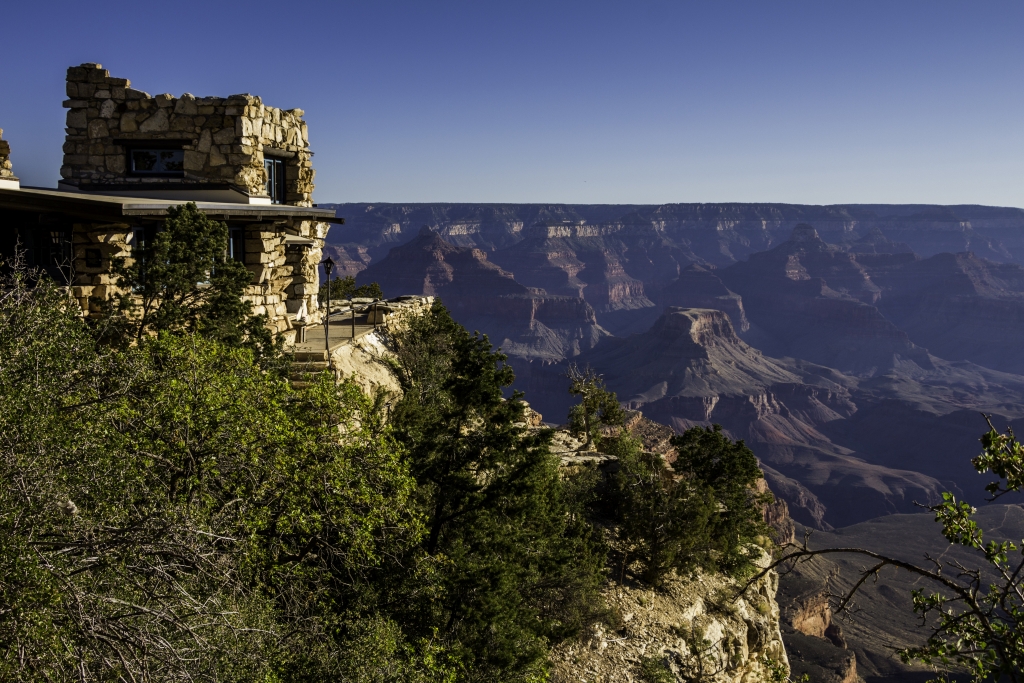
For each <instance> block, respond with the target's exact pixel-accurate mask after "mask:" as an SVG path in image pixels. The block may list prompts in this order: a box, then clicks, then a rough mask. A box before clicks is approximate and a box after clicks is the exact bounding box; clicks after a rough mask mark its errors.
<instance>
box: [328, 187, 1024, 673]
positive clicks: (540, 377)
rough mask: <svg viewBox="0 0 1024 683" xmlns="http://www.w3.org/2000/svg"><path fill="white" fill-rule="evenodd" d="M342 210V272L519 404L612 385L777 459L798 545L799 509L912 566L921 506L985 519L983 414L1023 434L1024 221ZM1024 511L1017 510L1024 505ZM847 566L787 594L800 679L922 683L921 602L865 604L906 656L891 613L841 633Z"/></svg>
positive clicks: (857, 209) (429, 207) (650, 210)
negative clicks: (510, 381) (958, 502)
mask: <svg viewBox="0 0 1024 683" xmlns="http://www.w3.org/2000/svg"><path fill="white" fill-rule="evenodd" d="M321 206H324V205H321ZM334 208H336V210H337V212H338V215H339V216H343V217H345V219H346V226H345V227H344V228H342V229H338V230H335V231H332V233H331V236H330V238H329V241H328V244H327V245H325V249H324V251H325V253H328V254H331V255H332V256H333V257H334V258H335V260H336V261H337V262H338V263H339V270H340V271H341V273H342V274H345V275H354V276H355V277H356V280H357V282H358V283H360V284H363V283H369V282H378V283H379V284H380V285H381V287H382V288H383V290H384V292H385V293H386V294H387V295H388V296H395V295H400V294H422V295H431V296H438V297H440V299H441V300H442V302H443V303H444V304H445V305H446V306H447V307H448V308H449V310H451V312H452V315H453V316H454V317H455V319H456V320H458V321H459V322H461V323H462V324H463V325H464V326H466V327H467V328H468V329H470V330H477V331H479V332H480V333H483V334H486V335H488V337H489V339H490V340H491V342H492V343H494V344H495V345H496V346H499V347H500V348H501V349H502V350H503V351H504V352H505V353H506V354H507V355H508V363H509V364H510V365H511V366H512V367H513V369H514V370H515V373H516V384H515V388H516V389H518V390H521V391H523V392H524V393H525V396H526V399H527V400H528V401H529V402H530V404H531V405H532V406H533V407H534V408H535V409H536V410H537V411H538V412H539V413H541V414H543V416H544V419H546V420H547V421H548V424H551V425H557V424H559V423H561V422H564V420H565V416H566V414H567V412H568V409H569V407H570V406H571V405H572V403H573V401H572V397H571V396H570V395H569V394H568V392H567V388H568V380H567V379H566V372H567V370H568V368H569V366H570V364H576V365H577V366H580V367H585V366H589V367H590V368H592V369H593V370H594V371H595V372H597V373H598V374H600V375H602V376H603V378H604V380H605V382H606V383H607V386H608V387H609V388H610V389H611V390H613V391H615V392H616V393H617V395H618V398H619V400H620V401H621V402H622V403H623V404H624V406H625V407H627V408H628V409H630V410H631V411H633V412H632V413H631V414H632V415H635V416H637V417H636V418H635V419H637V420H640V419H642V420H644V421H645V422H646V423H649V424H650V425H659V424H660V425H665V428H667V429H670V430H673V431H675V432H681V431H684V430H685V429H687V428H688V427H691V426H694V425H708V424H720V425H722V426H723V428H724V429H725V430H726V432H727V433H728V435H729V436H730V437H732V438H734V439H743V440H744V441H745V442H746V443H747V445H749V446H750V448H751V449H752V450H753V451H754V453H755V454H756V455H757V456H758V458H759V460H760V462H761V466H762V469H763V471H764V472H765V476H766V480H767V484H768V486H769V487H770V489H771V491H772V492H773V493H774V494H775V496H776V497H777V498H778V499H779V501H780V503H779V505H782V506H783V507H782V508H780V509H781V511H782V512H781V514H775V513H773V514H775V516H777V517H779V519H780V520H781V521H782V523H783V526H785V525H787V524H788V525H790V528H791V526H792V523H793V522H790V521H789V517H788V516H787V513H786V511H787V510H788V515H791V517H792V520H793V521H795V522H796V524H797V529H798V532H802V531H803V530H810V531H814V532H815V533H816V534H817V537H816V538H817V539H818V543H819V547H820V544H821V543H822V542H827V541H828V540H835V541H836V542H838V541H839V540H840V539H844V538H846V537H847V536H852V537H855V538H856V539H860V540H862V541H863V542H864V543H865V544H868V545H870V544H874V545H873V546H872V547H874V548H875V549H877V550H880V551H888V552H892V551H894V549H896V548H897V546H899V544H900V542H901V541H900V539H901V538H903V537H904V536H905V535H906V534H912V535H914V537H915V538H924V536H922V534H926V532H925V530H924V524H925V518H928V519H930V516H928V515H921V514H913V513H917V512H919V511H920V507H919V506H920V505H928V504H933V503H936V502H938V501H939V500H940V499H941V494H942V492H943V491H952V492H954V493H955V494H956V495H957V496H958V497H959V498H962V499H964V500H967V501H969V502H971V503H972V504H974V505H977V506H979V507H983V510H984V509H986V508H984V506H985V504H986V499H987V494H986V492H985V491H984V486H985V485H986V484H988V483H989V479H988V478H986V477H984V476H981V475H979V474H978V473H976V472H975V471H974V469H973V467H972V466H971V463H970V458H971V457H973V456H974V455H976V454H977V453H978V451H979V444H978V438H979V436H980V435H981V434H982V433H983V432H984V431H985V430H986V429H987V426H986V424H985V421H984V418H983V416H984V415H987V416H990V417H991V419H992V421H993V423H994V424H995V425H996V426H997V427H998V428H1003V427H1007V426H1010V427H1014V428H1016V429H1018V430H1019V429H1024V358H1022V354H1021V353H1020V343H1019V341H1018V340H1020V339H1021V338H1022V333H1024V267H1022V265H1024V211H1021V210H1020V209H1013V208H999V207H981V206H923V205H922V206H884V205H847V206H798V205H783V204H686V205H664V206H611V205H515V204H505V205H484V204H409V205H397V204H384V205H378V204H373V205H371V204H347V205H337V206H335V207H334ZM641 415H642V418H641V417H639V416H641ZM660 438H661V440H662V441H664V440H665V439H664V437H660ZM670 456H671V454H668V455H667V457H670ZM1018 498H1019V497H1017V498H1014V497H1012V496H1008V497H1005V498H1003V499H1001V500H1000V503H1009V504H1011V508H1009V509H1011V511H1012V510H1017V509H1019V508H1015V507H1012V506H1013V505H1018V504H1020V503H1021V502H1022V501H1021V500H1019V499H1018ZM996 508H999V509H1000V510H1003V509H1006V508H1003V507H1000V506H994V507H993V508H992V510H991V514H996ZM875 531H878V532H879V533H878V534H876V535H872V534H873V533H874V532H875ZM882 532H884V533H882ZM933 540H934V539H933ZM919 546H920V547H919ZM924 548H925V546H924V545H922V544H921V543H917V544H916V545H914V547H913V549H914V550H919V551H923V550H924ZM849 570H850V567H848V566H847V565H846V564H844V563H843V562H838V563H837V564H830V565H828V566H827V567H825V568H819V569H817V570H814V569H813V568H809V569H807V570H806V576H804V577H803V578H801V577H800V576H799V575H794V576H785V575H784V576H783V577H782V581H781V585H782V589H781V592H780V598H779V600H780V603H782V604H783V612H782V618H781V619H782V621H781V628H782V635H783V639H784V640H785V642H786V646H787V649H789V650H790V652H791V661H792V662H794V670H795V671H797V672H798V673H801V672H802V673H808V674H809V675H811V677H812V680H836V681H852V680H856V679H857V676H862V677H863V676H867V677H868V678H869V680H873V681H876V680H877V681H883V680H910V679H914V680H916V678H914V677H915V676H917V675H919V674H920V675H922V676H923V675H924V672H921V671H912V670H909V669H906V668H905V667H903V666H902V665H901V664H899V663H898V662H896V661H895V660H893V659H892V657H891V656H889V655H888V654H886V653H887V650H886V647H887V646H888V645H889V644H891V643H892V642H911V641H913V638H914V635H913V633H914V631H913V625H912V624H911V623H910V622H911V621H912V620H913V615H909V616H908V615H907V614H903V615H902V616H900V617H898V618H897V617H895V616H892V615H894V614H895V612H896V611H897V610H896V609H895V607H894V606H898V607H900V611H902V612H905V611H906V610H903V608H904V607H906V605H904V604H903V602H900V600H901V599H900V598H898V597H897V593H900V594H902V593H905V592H906V591H903V590H902V587H898V589H899V590H897V588H892V587H889V588H885V586H882V587H881V588H878V589H877V590H874V589H873V592H870V593H869V594H868V595H867V597H866V600H867V601H868V604H872V605H875V606H877V607H878V608H879V609H880V610H882V607H885V609H884V610H882V611H881V612H879V613H880V614H889V615H890V617H891V618H892V619H893V621H892V623H893V624H896V625H897V626H898V629H897V631H898V633H896V634H895V635H893V636H892V637H890V638H888V640H886V639H885V638H881V637H879V636H878V635H877V634H878V633H879V632H884V631H885V629H887V628H888V624H887V623H882V622H880V621H878V619H874V620H872V618H867V617H865V618H867V619H868V620H867V621H866V622H865V621H864V620H863V619H860V618H858V619H854V620H853V621H851V622H849V626H847V625H845V624H844V626H843V629H845V631H843V630H840V628H839V626H838V625H835V624H832V623H831V622H830V621H829V620H828V619H827V618H826V617H827V615H826V613H825V608H826V607H827V606H826V605H824V603H823V602H822V601H823V598H822V595H823V594H822V592H821V590H822V589H821V586H822V585H823V584H822V582H824V581H827V580H828V577H829V576H838V575H840V574H841V575H843V576H845V575H846V574H848V573H849ZM816 582H817V583H816ZM894 585H895V584H894ZM886 591H888V592H886ZM901 591H902V593H901ZM876 594H877V595H876ZM876 603H877V605H876ZM886 606H888V607H886ZM890 608H891V609H890ZM890 613H891V614H890ZM887 618H888V617H887ZM894 628H895V627H894ZM844 632H845V634H846V635H845V636H843V633H844ZM872 634H874V635H872ZM844 638H845V639H844ZM847 641H848V646H847ZM793 653H798V654H796V655H795V656H794V654H793ZM596 665H597V664H595V666H596ZM908 677H909V678H908ZM921 680H924V678H922V679H921Z"/></svg>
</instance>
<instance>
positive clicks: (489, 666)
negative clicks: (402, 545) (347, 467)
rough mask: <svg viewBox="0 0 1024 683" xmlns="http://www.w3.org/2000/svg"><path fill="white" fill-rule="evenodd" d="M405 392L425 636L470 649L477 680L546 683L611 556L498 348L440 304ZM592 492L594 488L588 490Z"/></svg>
mask: <svg viewBox="0 0 1024 683" xmlns="http://www.w3.org/2000/svg"><path fill="white" fill-rule="evenodd" d="M395 342H396V346H397V349H398V366H397V375H398V377H399V379H400V381H401V384H402V388H403V390H404V392H405V394H404V397H403V399H402V400H401V401H400V402H399V403H398V404H397V405H396V406H395V408H394V413H393V422H394V427H395V434H396V436H397V438H398V439H399V441H400V442H401V443H402V444H403V445H404V446H405V448H406V450H407V452H408V453H409V462H410V465H411V471H412V474H413V476H414V477H415V478H416V482H417V492H416V496H417V500H418V505H419V509H420V510H421V512H422V515H423V520H424V524H425V525H426V529H427V533H426V535H425V537H424V542H423V546H422V550H423V552H424V554H425V556H426V557H428V558H430V562H431V566H432V567H433V573H432V575H431V576H430V577H428V578H427V579H426V581H427V584H428V585H429V586H430V588H429V590H428V589H426V588H424V589H423V590H422V591H420V592H419V593H418V594H416V595H410V596H409V597H408V598H407V599H406V602H405V605H406V606H407V607H408V610H409V611H408V612H407V613H406V614H405V615H404V617H403V618H404V619H406V620H408V622H409V623H416V624H418V630H417V631H416V633H417V634H418V635H422V634H425V633H426V632H427V629H433V628H439V629H440V632H439V633H440V636H441V637H442V638H444V639H446V640H447V641H448V642H451V643H453V646H456V644H457V648H458V649H457V651H458V652H459V653H460V657H461V659H462V661H463V663H464V664H465V666H466V673H465V680H474V681H475V680H489V681H506V680H508V681H512V680H530V679H531V678H535V677H538V676H540V675H541V674H542V672H543V671H544V670H545V668H546V656H547V649H548V647H549V646H550V645H551V644H552V643H556V642H558V641H560V640H562V639H564V638H567V637H569V636H572V635H574V634H576V633H577V632H579V630H580V628H581V627H582V626H583V625H584V624H585V623H586V622H587V620H588V619H589V618H591V617H592V616H593V614H594V613H595V611H596V609H597V607H598V605H597V588H598V585H599V582H600V580H601V576H602V572H601V569H602V567H603V564H604V556H603V548H602V546H601V544H600V543H599V541H598V539H597V537H596V535H595V532H594V530H593V528H592V527H591V525H590V524H589V523H588V522H587V520H586V519H585V517H584V515H583V514H580V513H579V505H580V501H581V500H582V499H583V498H585V493H582V492H581V491H580V487H579V486H577V487H576V488H575V489H571V488H568V487H566V486H565V485H564V484H563V482H562V481H561V480H560V478H559V473H558V463H557V460H556V459H555V458H554V457H553V456H552V455H551V453H550V452H549V450H548V446H547V444H548V441H549V433H546V432H540V433H530V432H529V431H527V430H526V429H525V428H524V427H523V426H522V421H523V411H524V406H523V403H522V402H521V401H520V400H519V396H518V395H514V396H513V397H512V398H510V399H508V400H506V399H504V398H503V397H502V390H503V389H504V388H506V387H508V386H509V385H510V384H511V383H512V380H513V375H512V371H511V369H510V368H509V367H508V366H507V365H505V363H504V360H505V358H504V356H503V355H501V354H500V353H497V352H495V351H493V350H492V348H491V345H490V343H489V342H488V341H487V338H486V337H479V336H475V335H470V334H469V333H468V332H467V331H466V330H465V329H463V328H462V327H461V326H459V325H458V324H457V323H455V322H454V321H453V320H452V319H451V317H450V316H449V314H448V312H447V311H446V310H445V309H444V307H443V306H441V305H440V303H436V304H435V305H434V307H433V309H432V310H431V312H430V314H429V315H427V316H425V317H423V318H422V319H417V320H414V321H413V322H412V323H411V325H410V327H409V329H408V330H406V331H404V332H402V333H399V334H398V335H397V336H396V339H395ZM583 488H586V486H585V485H584V486H583Z"/></svg>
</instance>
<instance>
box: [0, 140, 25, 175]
mask: <svg viewBox="0 0 1024 683" xmlns="http://www.w3.org/2000/svg"><path fill="white" fill-rule="evenodd" d="M3 135H4V131H3V129H0V189H4V190H16V189H18V188H19V187H21V183H19V182H18V178H17V177H16V176H15V175H14V171H13V170H11V169H12V168H13V167H12V166H11V145H10V143H8V142H6V141H5V140H4V139H3Z"/></svg>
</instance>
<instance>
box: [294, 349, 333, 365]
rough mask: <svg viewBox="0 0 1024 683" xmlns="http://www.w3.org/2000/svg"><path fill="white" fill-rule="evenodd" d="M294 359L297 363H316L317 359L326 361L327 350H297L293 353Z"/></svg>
mask: <svg viewBox="0 0 1024 683" xmlns="http://www.w3.org/2000/svg"><path fill="white" fill-rule="evenodd" d="M292 360H293V361H294V362H295V363H314V362H317V361H320V362H322V363H326V362H327V351H324V350H320V351H296V352H295V353H293V354H292Z"/></svg>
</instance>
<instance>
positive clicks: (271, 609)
mask: <svg viewBox="0 0 1024 683" xmlns="http://www.w3.org/2000/svg"><path fill="white" fill-rule="evenodd" d="M29 279H30V278H28V277H26V276H25V274H24V273H22V272H19V271H17V270H15V272H14V274H13V275H12V276H11V277H9V278H8V279H7V280H6V281H5V282H3V283H2V285H3V289H4V293H5V296H3V297H0V356H2V357H3V358H4V359H5V362H4V363H2V364H0V433H2V437H0V679H2V680H29V681H30V680H72V679H74V680H79V679H87V680H115V679H116V680H151V681H158V680H184V679H205V680H223V681H231V680H246V681H249V680H337V679H338V678H339V677H340V676H341V675H343V674H344V675H349V674H351V673H352V666H353V665H352V662H353V661H360V660H358V659H353V652H354V650H353V648H358V647H364V646H363V645H360V643H364V642H365V639H366V638H365V637H363V640H360V638H361V637H362V636H360V635H359V634H360V633H365V632H366V629H365V628H364V627H363V626H362V625H365V624H370V625H372V624H375V623H376V624H385V625H386V623H385V622H381V621H380V620H379V619H378V620H377V621H374V620H373V619H374V616H375V613H374V610H375V609H376V605H375V598H376V593H375V591H374V590H373V588H374V586H373V582H372V579H373V578H374V572H375V571H379V570H380V569H381V568H382V567H383V566H385V564H386V562H387V561H388V560H389V558H393V557H395V556H398V555H401V554H403V553H405V552H407V549H408V548H410V547H413V546H414V545H415V544H416V543H417V542H418V540H419V539H420V537H421V534H422V529H423V527H422V525H421V523H420V521H419V518H418V517H417V515H416V513H415V511H414V510H413V508H412V505H411V498H412V495H413V494H414V491H415V488H414V480H413V479H412V477H411V475H410V472H409V468H408V464H407V463H406V461H405V460H404V457H403V452H402V449H401V447H400V446H399V445H398V443H397V442H396V441H395V440H394V439H393V438H392V436H391V434H390V430H389V429H388V428H387V426H386V425H384V424H383V423H382V422H381V420H380V416H379V415H377V414H376V413H375V411H374V406H373V404H372V403H371V402H370V401H369V399H367V398H366V397H365V396H363V395H362V394H361V393H360V392H359V390H358V388H357V387H355V386H354V385H352V384H350V383H346V384H342V385H341V386H335V385H334V383H333V382H332V381H329V380H326V379H324V380H323V381H322V382H320V383H319V384H317V385H316V386H314V387H313V388H312V389H311V390H309V391H306V392H304V393H302V394H300V395H296V394H293V393H292V392H291V390H290V389H289V388H288V386H287V384H285V383H284V382H282V381H280V380H278V379H276V378H275V377H274V376H273V375H269V374H267V373H266V372H264V371H263V370H261V368H260V367H259V366H257V365H255V364H254V362H253V356H252V353H251V352H250V351H248V350H246V349H241V348H231V347H226V346H224V345H223V344H220V343H218V342H216V341H211V340H207V339H203V338H201V337H198V336H194V335H189V334H187V333H184V334H180V335H169V334H166V333H165V334H164V335H162V336H160V337H158V338H146V339H143V340H141V342H140V343H139V344H138V345H137V346H134V347H130V348H127V349H124V350H116V349H111V348H109V347H106V346H100V347H97V346H96V344H95V342H94V340H93V339H92V337H91V336H90V330H89V328H88V327H87V326H86V325H85V323H84V322H83V321H82V320H81V319H80V318H79V317H78V311H77V310H76V308H77V303H76V302H75V301H74V300H71V299H69V298H67V296H66V295H65V294H64V293H63V292H62V291H61V290H60V289H58V288H57V287H55V286H54V285H53V283H52V282H49V281H47V280H45V279H44V280H41V281H40V282H39V283H38V284H37V285H36V286H35V287H34V288H30V287H28V285H27V284H26V283H27V281H28V280H29ZM367 619H370V621H367ZM380 628H384V627H383V626H381V627H380ZM388 628H390V627H388ZM360 629H362V630H360ZM378 630H379V629H378ZM384 630H387V632H389V633H392V634H393V635H394V637H393V638H392V640H393V641H394V643H395V646H394V648H393V649H392V650H391V651H390V654H388V653H384V654H381V655H380V656H381V657H384V658H385V659H387V660H388V662H389V665H393V666H400V667H405V668H406V669H408V670H410V671H419V670H425V671H430V672H432V673H431V674H430V675H425V676H424V677H423V679H424V680H443V676H437V677H435V676H434V674H436V673H438V672H441V673H443V672H444V671H446V670H450V669H451V666H450V661H449V658H448V656H447V654H446V653H445V652H444V651H443V648H441V646H440V644H438V643H430V642H429V641H425V640H423V639H406V638H404V637H400V636H401V634H400V633H397V632H395V631H394V629H393V628H390V630H388V629H384ZM439 648H440V649H439ZM367 656H369V655H367ZM364 659H365V657H364ZM346 672H348V673H346ZM362 675H363V674H360V676H362ZM350 678H351V677H350ZM363 678H364V679H365V680H373V679H372V678H365V676H364V677H363ZM356 679H359V678H358V676H357V677H356Z"/></svg>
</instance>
